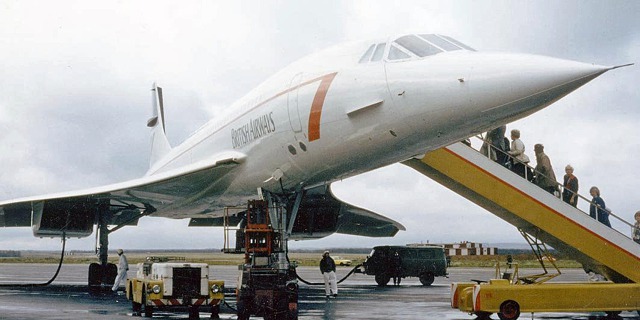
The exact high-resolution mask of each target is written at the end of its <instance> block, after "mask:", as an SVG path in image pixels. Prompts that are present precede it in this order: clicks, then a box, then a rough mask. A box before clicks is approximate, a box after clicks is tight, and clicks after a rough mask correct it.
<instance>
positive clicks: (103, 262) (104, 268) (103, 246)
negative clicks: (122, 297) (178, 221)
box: [87, 204, 155, 294]
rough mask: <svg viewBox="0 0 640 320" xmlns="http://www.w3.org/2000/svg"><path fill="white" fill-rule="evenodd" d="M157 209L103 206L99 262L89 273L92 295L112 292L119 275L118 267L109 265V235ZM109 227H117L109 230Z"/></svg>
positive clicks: (99, 221) (100, 209) (99, 232)
mask: <svg viewBox="0 0 640 320" xmlns="http://www.w3.org/2000/svg"><path fill="white" fill-rule="evenodd" d="M154 211H155V209H154V208H153V207H151V206H149V205H144V208H140V207H137V206H135V205H132V204H121V205H114V204H103V205H102V206H101V207H100V208H99V212H100V213H99V214H98V219H97V220H98V221H97V230H96V255H97V256H98V259H99V262H97V263H95V262H94V263H91V264H90V265H89V272H88V277H87V278H88V281H87V282H88V288H89V293H90V294H99V293H102V292H111V288H112V287H113V283H114V281H115V278H116V276H117V275H118V267H117V266H116V265H115V264H113V263H109V260H108V258H109V234H111V233H112V232H115V231H117V230H118V229H120V228H122V227H124V226H126V225H131V224H134V225H135V224H136V223H137V221H138V219H140V218H141V217H143V216H146V215H148V214H150V213H153V212H154ZM109 225H112V226H115V227H112V228H111V229H109Z"/></svg>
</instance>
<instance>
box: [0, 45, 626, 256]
mask: <svg viewBox="0 0 640 320" xmlns="http://www.w3.org/2000/svg"><path fill="white" fill-rule="evenodd" d="M613 68H615V67H605V66H599V65H593V64H586V63H580V62H574V61H568V60H561V59H556V58H550V57H544V56H537V55H526V54H508V53H483V52H477V51H476V50H474V49H472V48H470V47H469V46H467V45H464V44H463V43H461V42H459V41H456V40H454V39H452V38H451V37H447V36H443V35H437V34H407V35H402V36H396V37H389V38H386V39H379V40H374V41H361V42H355V43H349V44H344V45H339V46H336V47H332V48H329V49H327V50H324V51H321V52H318V53H316V54H312V55H310V56H308V57H305V58H303V59H301V60H299V61H297V62H294V63H293V64H291V65H289V66H288V67H286V68H284V69H283V70H281V71H280V72H278V73H277V74H275V75H273V76H272V77H270V78H269V79H267V80H266V81H265V82H264V83H262V84H261V85H259V86H258V87H257V88H255V89H253V90H252V91H250V92H249V93H248V94H247V95H246V96H244V97H243V98H241V99H240V100H238V101H237V102H235V103H234V104H233V105H231V106H230V107H229V108H228V113H227V114H226V115H225V116H221V117H219V118H216V119H213V120H211V121H209V122H208V123H207V124H206V125H204V126H203V127H202V128H200V129H199V130H197V131H196V132H195V133H193V134H192V135H191V136H190V137H189V138H188V139H186V141H184V142H183V143H182V144H180V145H178V146H175V147H172V146H170V144H169V142H168V140H167V138H166V135H165V119H164V111H163V108H164V106H163V102H162V89H161V88H160V87H157V86H156V85H155V84H154V86H153V89H152V96H153V109H152V110H153V114H152V117H151V118H150V119H149V120H148V122H147V126H148V127H150V129H151V140H152V148H151V157H150V168H149V171H148V172H147V173H146V174H145V175H144V176H143V177H141V178H138V179H134V180H129V181H125V182H122V183H117V184H112V185H107V186H101V187H96V188H91V189H86V190H79V191H72V192H65V193H59V194H51V195H43V196H35V197H28V198H22V199H15V200H10V201H2V202H0V226H2V227H22V226H31V227H32V229H33V233H34V235H35V236H37V237H84V236H89V235H91V234H92V233H93V228H94V226H96V225H97V230H98V231H97V232H98V236H97V237H96V239H97V242H98V243H97V247H98V248H100V261H101V263H102V264H106V261H107V244H108V234H109V232H113V231H115V230H117V229H118V228H120V227H121V226H123V225H130V224H135V223H136V222H137V219H139V218H140V217H142V216H146V215H151V216H157V217H167V218H176V219H179V218H190V219H191V223H190V225H210V226H213V225H220V223H221V221H222V219H221V216H222V214H223V212H224V210H223V209H224V208H225V207H231V206H240V205H246V203H247V201H248V200H249V199H257V198H264V199H268V201H270V202H271V203H273V204H277V205H280V206H282V207H284V208H286V219H287V220H286V223H285V226H286V231H287V232H286V233H287V236H288V239H304V238H320V237H324V236H327V235H329V234H331V233H334V232H339V233H345V234H355V235H363V236H374V237H377V236H393V235H395V234H396V233H397V232H398V231H399V230H404V227H403V226H402V225H401V224H400V223H398V222H396V221H393V220H391V219H389V218H387V217H384V216H382V215H379V214H376V213H374V212H371V211H369V210H366V209H363V208H359V207H356V206H353V205H351V204H348V203H345V202H343V201H341V200H340V199H337V198H336V197H335V196H334V195H333V194H332V193H331V190H330V184H331V183H332V182H334V181H336V180H340V179H344V178H347V177H350V176H354V175H357V174H360V173H363V172H367V171H370V170H373V169H376V168H380V167H383V166H386V165H389V164H392V163H397V162H400V161H403V160H407V159H410V158H412V157H417V156H420V155H422V154H424V153H426V152H428V151H430V150H434V149H437V148H440V147H443V146H446V145H449V144H451V143H453V142H456V141H459V140H462V139H465V138H467V137H469V136H471V135H474V134H478V133H480V132H483V131H486V130H488V129H491V128H494V127H497V126H499V125H502V124H505V123H509V122H512V121H514V120H517V119H520V118H523V117H525V116H528V115H530V114H532V113H534V112H536V111H538V110H540V109H542V108H544V107H546V106H548V105H550V104H552V103H553V102H554V101H556V100H558V99H560V98H562V97H563V96H565V95H567V94H569V93H570V92H572V91H573V90H575V89H577V88H578V87H580V86H582V85H584V84H585V83H587V82H589V81H590V80H592V79H594V78H596V77H597V76H599V75H601V74H602V73H604V72H606V71H607V70H611V69H613ZM240 218H241V217H240V215H238V217H236V220H233V219H232V223H238V222H239V219H240Z"/></svg>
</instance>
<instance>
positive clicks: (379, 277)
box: [376, 273, 391, 287]
mask: <svg viewBox="0 0 640 320" xmlns="http://www.w3.org/2000/svg"><path fill="white" fill-rule="evenodd" d="M389 280H391V276H389V275H388V274H386V273H382V274H376V283H377V284H378V285H379V286H381V287H384V286H386V285H387V283H389Z"/></svg>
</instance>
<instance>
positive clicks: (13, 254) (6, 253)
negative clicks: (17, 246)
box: [0, 250, 20, 258]
mask: <svg viewBox="0 0 640 320" xmlns="http://www.w3.org/2000/svg"><path fill="white" fill-rule="evenodd" d="M0 257H1V258H18V257H20V251H14V250H0Z"/></svg>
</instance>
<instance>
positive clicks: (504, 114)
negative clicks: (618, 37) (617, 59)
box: [467, 54, 611, 121]
mask: <svg viewBox="0 0 640 320" xmlns="http://www.w3.org/2000/svg"><path fill="white" fill-rule="evenodd" d="M475 59H477V60H476V61H475V63H474V65H475V66H474V68H473V70H472V72H471V75H470V77H469V81H467V85H468V88H469V94H470V96H469V98H470V99H472V101H474V104H475V105H476V107H478V108H480V109H481V112H483V113H492V117H497V118H504V119H507V120H509V121H511V120H515V119H518V118H522V117H524V116H526V115H529V114H531V113H533V112H535V111H537V110H540V109H542V108H544V107H546V106H548V105H549V104H551V103H553V102H555V101H556V100H558V99H560V98H562V97H564V96H566V95H567V94H569V93H571V92H572V91H574V90H576V89H577V88H579V87H580V86H582V85H584V84H585V83H587V82H589V81H591V80H592V79H594V78H596V77H597V76H599V75H601V74H602V73H604V72H606V71H607V70H610V69H611V68H610V67H604V66H598V65H592V64H587V63H582V62H576V61H570V60H563V59H556V58H551V57H545V56H536V55H524V54H482V55H478V56H476V57H475Z"/></svg>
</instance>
